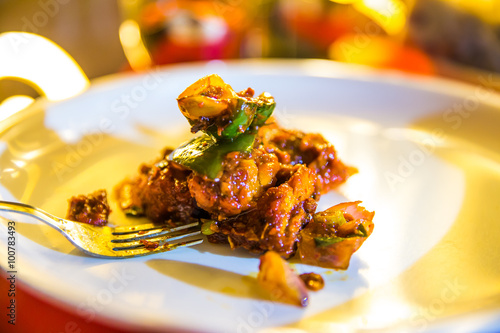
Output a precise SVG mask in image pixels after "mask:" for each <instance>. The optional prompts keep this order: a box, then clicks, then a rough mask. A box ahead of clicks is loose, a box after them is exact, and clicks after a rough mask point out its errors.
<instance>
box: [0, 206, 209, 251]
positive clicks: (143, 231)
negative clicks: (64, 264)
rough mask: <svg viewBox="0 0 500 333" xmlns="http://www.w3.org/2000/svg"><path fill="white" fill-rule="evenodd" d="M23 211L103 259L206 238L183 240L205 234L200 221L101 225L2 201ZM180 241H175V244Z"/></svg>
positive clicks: (166, 248)
mask: <svg viewBox="0 0 500 333" xmlns="http://www.w3.org/2000/svg"><path fill="white" fill-rule="evenodd" d="M1 210H3V211H8V212H14V213H20V214H24V215H29V216H32V217H35V218H37V219H38V220H40V221H42V222H44V223H46V224H48V225H50V226H51V227H53V228H54V229H56V230H57V231H59V232H60V233H61V234H63V235H64V236H65V237H66V238H67V239H68V240H69V241H70V242H71V243H72V244H73V245H75V246H76V247H77V248H78V249H80V250H81V251H83V252H84V253H86V254H88V255H91V256H94V257H99V258H133V257H140V256H146V255H150V254H156V253H161V252H166V251H172V250H174V249H177V248H179V247H184V246H193V245H197V244H200V243H202V242H203V239H202V238H196V239H191V240H187V241H180V242H179V240H182V239H184V238H187V237H190V236H196V235H199V234H200V233H201V231H200V228H199V222H194V223H189V224H186V225H182V226H179V227H173V228H172V227H169V226H165V225H163V226H162V225H157V224H152V223H150V224H140V225H137V226H127V227H116V228H112V227H108V226H103V227H97V226H93V225H91V224H88V223H80V222H73V221H69V220H65V219H62V218H59V217H56V216H54V215H52V214H49V213H47V212H45V211H43V210H41V209H40V208H36V207H33V206H30V205H26V204H22V203H17V202H9V201H0V211H1ZM173 241H176V242H175V243H171V242H173Z"/></svg>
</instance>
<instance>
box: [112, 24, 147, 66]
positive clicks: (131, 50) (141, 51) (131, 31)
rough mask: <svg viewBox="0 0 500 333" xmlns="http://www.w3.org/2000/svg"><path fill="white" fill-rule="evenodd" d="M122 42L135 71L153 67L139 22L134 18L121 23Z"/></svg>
mask: <svg viewBox="0 0 500 333" xmlns="http://www.w3.org/2000/svg"><path fill="white" fill-rule="evenodd" d="M119 36H120V42H121V44H122V47H123V51H124V53H125V57H126V58H127V60H128V63H129V64H130V67H132V69H133V70H135V71H140V70H144V69H147V68H149V67H151V62H152V61H151V57H150V55H149V52H148V50H147V49H146V46H145V45H144V42H143V40H142V36H141V29H140V27H139V24H137V22H136V21H134V20H126V21H124V22H123V23H122V24H121V25H120V30H119Z"/></svg>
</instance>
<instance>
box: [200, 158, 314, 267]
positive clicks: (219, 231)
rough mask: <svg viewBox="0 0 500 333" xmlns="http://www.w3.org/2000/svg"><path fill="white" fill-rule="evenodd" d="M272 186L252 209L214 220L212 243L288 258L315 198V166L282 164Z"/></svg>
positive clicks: (306, 220)
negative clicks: (271, 252) (270, 251)
mask: <svg viewBox="0 0 500 333" xmlns="http://www.w3.org/2000/svg"><path fill="white" fill-rule="evenodd" d="M276 178H277V182H276V184H275V186H273V187H270V188H269V189H267V191H266V192H265V193H264V194H263V195H262V196H261V197H260V198H259V200H258V201H257V204H256V206H255V208H254V209H252V210H249V211H247V212H244V213H242V214H239V215H237V216H233V217H230V218H227V219H225V220H222V221H214V224H215V225H214V226H213V228H211V230H212V231H215V233H213V234H211V235H209V236H208V240H209V241H210V242H213V243H227V242H229V244H230V245H231V247H232V248H237V247H243V248H245V249H247V250H249V251H251V252H254V253H262V252H264V251H267V250H272V251H275V252H277V253H279V254H280V255H281V256H282V257H284V258H287V257H289V256H291V255H292V254H293V253H294V252H295V243H296V241H297V239H298V234H299V232H300V230H301V229H302V228H303V227H304V226H305V225H306V224H307V223H308V222H309V221H310V220H311V216H312V215H311V214H313V213H314V211H315V210H316V201H314V200H313V199H312V198H311V196H312V195H313V193H314V191H315V181H316V175H315V172H314V170H312V169H309V168H307V167H305V166H303V165H296V166H283V167H282V169H281V170H280V171H279V172H278V174H277V176H276Z"/></svg>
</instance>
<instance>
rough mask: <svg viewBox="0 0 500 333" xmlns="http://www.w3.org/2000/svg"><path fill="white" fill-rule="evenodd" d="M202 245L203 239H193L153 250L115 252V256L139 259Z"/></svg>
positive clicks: (140, 249) (139, 249) (141, 249)
mask: <svg viewBox="0 0 500 333" xmlns="http://www.w3.org/2000/svg"><path fill="white" fill-rule="evenodd" d="M201 243H203V239H202V238H200V239H194V240H190V241H186V242H179V243H175V244H164V245H163V246H158V247H156V248H155V249H148V248H146V247H142V248H137V249H132V250H127V251H119V252H116V253H117V256H122V257H141V256H146V255H150V254H156V253H162V252H168V251H172V250H175V249H177V248H181V247H189V246H193V245H198V244H201Z"/></svg>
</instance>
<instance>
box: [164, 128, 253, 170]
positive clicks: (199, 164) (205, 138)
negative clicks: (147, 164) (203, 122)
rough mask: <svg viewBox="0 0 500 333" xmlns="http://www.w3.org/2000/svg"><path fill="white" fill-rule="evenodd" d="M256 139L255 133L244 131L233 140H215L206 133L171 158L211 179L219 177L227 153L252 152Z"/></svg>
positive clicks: (178, 150) (177, 151) (178, 149)
mask: <svg viewBox="0 0 500 333" xmlns="http://www.w3.org/2000/svg"><path fill="white" fill-rule="evenodd" d="M254 140H255V134H250V133H248V134H247V133H244V134H242V135H240V136H238V137H237V138H235V139H233V140H232V141H229V140H228V141H221V140H215V139H214V137H212V136H211V135H208V134H204V135H202V136H199V137H197V138H194V139H192V140H191V141H189V142H188V143H186V144H184V145H182V146H181V147H179V148H177V149H176V150H174V151H173V152H172V154H171V155H170V156H169V159H171V160H172V161H174V162H176V163H178V164H180V165H183V166H184V167H186V168H188V169H190V170H193V171H195V172H197V173H199V174H202V175H206V176H207V177H208V178H210V179H217V178H218V177H220V174H221V172H222V162H223V160H224V158H225V156H226V154H228V153H230V152H233V151H248V152H250V151H251V150H252V147H253V142H254Z"/></svg>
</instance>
